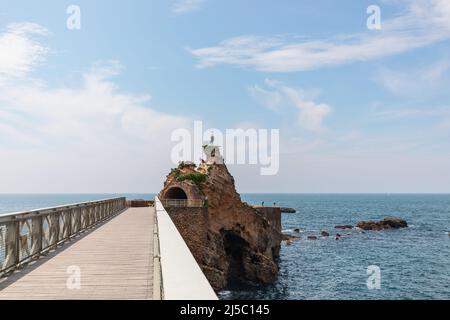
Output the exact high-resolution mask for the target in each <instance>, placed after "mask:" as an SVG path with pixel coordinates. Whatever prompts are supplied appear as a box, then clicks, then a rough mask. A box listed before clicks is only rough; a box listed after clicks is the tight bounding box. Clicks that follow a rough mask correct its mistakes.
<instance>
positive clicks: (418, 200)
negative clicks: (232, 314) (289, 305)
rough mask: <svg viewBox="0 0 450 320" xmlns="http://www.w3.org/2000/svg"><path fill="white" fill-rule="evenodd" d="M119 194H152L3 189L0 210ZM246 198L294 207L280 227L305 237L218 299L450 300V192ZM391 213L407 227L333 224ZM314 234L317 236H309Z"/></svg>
mask: <svg viewBox="0 0 450 320" xmlns="http://www.w3.org/2000/svg"><path fill="white" fill-rule="evenodd" d="M117 196H125V197H127V198H129V199H151V198H153V196H154V195H153V194H32V195H26V194H20V195H19V194H14V195H8V194H0V215H1V214H2V213H8V212H18V211H23V210H30V209H37V208H43V207H52V206H57V205H63V204H71V203H77V202H83V201H91V200H99V199H106V198H112V197H117ZM242 199H243V200H244V201H246V202H248V203H252V204H262V202H264V204H265V205H274V204H275V205H276V206H284V207H291V208H294V209H296V210H297V212H296V213H289V214H288V213H286V214H283V215H282V226H283V231H284V232H285V233H290V234H297V235H299V236H301V239H297V240H294V241H293V242H292V243H291V244H290V245H288V244H287V243H283V244H282V246H281V252H280V261H279V266H280V271H279V276H278V280H277V281H276V282H275V283H273V284H270V285H264V286H256V287H234V288H233V289H232V290H223V291H221V292H220V293H219V298H220V299H224V300H235V299H236V300H240V299H258V300H265V299H276V300H280V299H282V300H322V299H326V300H340V299H345V300H355V299H358V300H360V299H363V300H366V299H389V300H398V299H450V236H449V232H450V194H243V195H242ZM386 217H398V218H403V219H405V220H406V221H407V222H408V224H409V227H408V228H405V229H398V230H385V231H367V232H364V233H363V232H361V230H356V229H354V230H336V229H335V228H334V227H335V226H337V225H348V224H349V225H355V224H356V223H357V222H359V221H362V220H381V219H383V218H386ZM294 229H300V233H295V232H294ZM321 231H327V232H328V233H329V234H330V236H329V237H322V236H321ZM336 233H340V234H341V238H340V240H336ZM309 235H314V236H317V238H318V239H317V240H308V239H307V238H308V236H309Z"/></svg>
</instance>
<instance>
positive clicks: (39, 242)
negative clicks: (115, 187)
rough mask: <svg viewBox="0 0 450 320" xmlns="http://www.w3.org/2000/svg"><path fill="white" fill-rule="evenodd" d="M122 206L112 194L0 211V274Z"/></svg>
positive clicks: (119, 200)
mask: <svg viewBox="0 0 450 320" xmlns="http://www.w3.org/2000/svg"><path fill="white" fill-rule="evenodd" d="M125 207H126V199H125V198H115V199H107V200H100V201H91V202H84V203H78V204H72V205H64V206H59V207H54V208H46V209H38V210H32V211H26V212H18V213H10V214H5V215H0V277H2V276H4V275H5V274H6V273H7V272H9V271H12V270H14V269H16V268H18V267H20V266H22V265H24V264H26V263H28V262H29V261H30V260H32V259H34V258H37V257H39V256H40V255H41V254H43V253H46V252H48V251H49V250H51V249H52V248H55V247H56V246H57V245H59V244H61V243H63V242H65V241H67V240H69V239H70V238H72V237H74V236H76V235H77V234H79V233H81V232H83V231H85V230H87V229H89V228H91V227H93V226H94V225H97V224H99V223H101V222H103V221H105V220H107V219H109V218H111V217H112V216H114V215H115V214H117V213H119V212H121V211H122V210H123V209H125Z"/></svg>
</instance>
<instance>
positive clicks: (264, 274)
mask: <svg viewBox="0 0 450 320" xmlns="http://www.w3.org/2000/svg"><path fill="white" fill-rule="evenodd" d="M215 156H216V158H217V154H216V155H215ZM213 160H214V159H211V161H210V160H208V161H207V162H203V163H201V164H200V165H199V166H198V167H196V166H195V165H194V166H192V165H180V166H179V167H178V168H175V169H173V170H172V171H171V173H170V174H169V175H168V176H167V179H166V181H165V183H164V188H163V190H162V191H161V192H160V194H159V198H160V199H162V200H163V199H187V203H188V204H189V203H190V202H191V203H193V204H195V203H198V201H200V203H202V202H201V201H202V200H203V201H205V205H204V206H202V207H194V208H192V207H191V208H184V207H182V208H180V207H170V206H169V207H166V210H167V212H168V213H169V215H170V217H171V218H172V220H173V222H174V224H175V225H176V226H177V228H178V230H179V232H180V234H181V235H182V237H183V239H184V240H185V242H186V244H187V245H188V247H189V249H190V250H191V252H192V254H193V255H194V257H195V259H196V261H197V262H198V264H199V265H200V267H201V268H202V270H203V272H204V274H205V276H206V277H207V278H208V280H209V282H210V283H211V285H212V286H213V288H214V289H216V290H220V289H223V288H225V287H227V286H229V285H233V284H239V283H242V284H249V285H257V284H265V283H271V282H273V281H275V280H276V279H277V275H278V258H279V252H280V246H281V240H282V234H281V212H280V209H279V208H275V207H258V208H254V207H252V206H250V205H248V204H246V203H244V202H242V201H241V197H240V195H239V194H238V193H237V192H236V189H235V182H234V178H233V177H232V176H231V174H230V173H229V171H228V169H227V167H226V166H225V164H223V163H217V162H215V161H213ZM194 200H195V201H194ZM180 267H182V266H180Z"/></svg>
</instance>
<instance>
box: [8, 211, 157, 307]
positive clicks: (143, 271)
mask: <svg viewBox="0 0 450 320" xmlns="http://www.w3.org/2000/svg"><path fill="white" fill-rule="evenodd" d="M154 215H155V212H154V208H129V209H127V210H126V211H124V212H123V213H121V214H120V215H118V216H116V217H114V218H113V219H111V220H109V221H108V222H106V223H105V224H103V225H101V226H99V227H97V228H95V229H92V230H90V231H87V232H85V233H84V234H82V235H81V236H80V237H78V238H75V239H74V240H72V241H70V242H68V243H67V244H64V245H63V246H62V247H60V248H58V249H57V250H55V251H53V252H51V253H49V254H48V255H47V256H46V257H43V258H41V259H38V260H37V261H36V262H34V264H33V265H31V264H30V265H29V266H26V267H25V268H24V269H22V270H20V271H18V272H15V273H14V274H12V275H11V276H9V277H8V278H5V279H3V280H2V281H1V282H0V300H1V299H26V300H32V299H58V300H66V299H73V300H75V299H152V297H153V230H154ZM72 266H75V267H78V268H79V270H80V275H81V278H80V285H81V286H80V288H79V289H74V288H72V289H70V288H69V287H70V286H69V287H68V286H67V281H68V279H69V277H71V275H73V274H71V273H68V268H70V267H72ZM69 270H70V269H69ZM69 283H70V282H69Z"/></svg>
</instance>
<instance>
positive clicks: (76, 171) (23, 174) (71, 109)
mask: <svg viewBox="0 0 450 320" xmlns="http://www.w3.org/2000/svg"><path fill="white" fill-rule="evenodd" d="M21 26H22V27H23V28H12V29H11V28H9V29H7V30H6V32H5V33H4V34H0V39H12V40H13V41H1V42H0V54H2V55H3V61H13V62H14V63H13V66H14V67H11V66H10V67H8V68H5V66H4V65H2V69H1V70H2V75H4V76H5V77H4V78H3V82H2V85H1V86H0V158H2V159H3V160H2V166H1V168H0V176H1V177H2V179H1V183H0V192H80V191H84V192H120V191H123V190H130V191H143V190H148V189H147V188H152V189H154V190H156V189H157V188H158V185H159V183H158V181H159V180H160V179H161V177H159V175H160V173H162V172H164V169H166V166H167V163H169V161H170V159H169V155H170V148H171V142H170V133H171V132H172V130H174V129H176V128H179V127H189V125H190V120H189V119H188V118H186V117H183V116H175V115H170V114H167V113H164V112H159V111H156V110H154V109H153V108H151V107H150V105H151V96H150V95H148V94H141V95H139V94H131V93H126V92H123V91H122V90H121V89H120V87H119V86H118V85H117V84H116V83H115V81H114V77H116V76H118V75H119V74H120V72H121V71H122V69H123V68H124V67H123V66H122V65H121V64H120V63H119V62H118V61H104V62H101V63H95V64H93V66H92V67H91V68H90V69H88V70H86V71H85V72H83V74H82V77H81V78H80V79H79V81H78V84H77V85H76V86H59V87H50V86H49V85H48V84H47V83H46V82H45V80H43V79H37V80H38V81H27V80H26V79H25V78H17V77H16V75H17V72H19V71H20V74H21V75H23V76H24V75H26V74H27V72H30V70H32V69H33V68H36V67H37V66H38V64H36V63H34V62H33V63H31V64H30V63H25V62H22V60H21V59H17V60H15V57H14V56H10V55H13V53H19V54H20V55H21V57H27V58H30V59H31V61H38V60H39V61H44V60H45V58H46V54H45V53H46V52H47V51H46V50H43V49H42V48H44V45H43V44H41V43H39V42H37V41H34V40H32V39H31V37H32V36H34V34H35V33H34V32H32V33H30V29H29V28H28V27H30V26H32V25H29V24H22V25H21ZM35 27H37V26H36V25H34V26H33V28H32V29H31V30H39V28H38V29H36V28H35ZM11 30H13V31H11ZM18 30H19V31H18ZM42 30H43V29H42ZM11 44H18V45H17V46H16V49H15V50H13V49H11ZM5 52H7V54H6V53H5ZM6 76H8V77H6ZM164 137H166V139H164ZM155 155H158V156H155ZM159 155H163V156H159ZM164 155H167V157H166V158H165V157H164ZM155 168H159V169H156V170H155ZM80 177H83V179H80ZM150 181H155V183H154V184H153V183H152V182H150Z"/></svg>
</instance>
